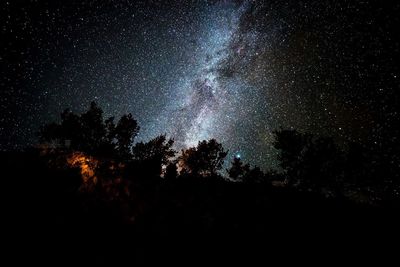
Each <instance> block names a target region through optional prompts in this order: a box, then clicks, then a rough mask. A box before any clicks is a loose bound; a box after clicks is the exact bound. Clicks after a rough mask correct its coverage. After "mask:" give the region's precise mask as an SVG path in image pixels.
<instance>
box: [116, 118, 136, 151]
mask: <svg viewBox="0 0 400 267" xmlns="http://www.w3.org/2000/svg"><path fill="white" fill-rule="evenodd" d="M139 129H140V127H139V126H138V124H137V121H136V120H135V119H133V117H132V114H130V113H129V114H128V115H123V116H122V117H121V118H120V119H119V121H118V123H117V126H116V127H115V130H114V133H115V139H116V140H117V151H118V153H119V155H120V157H122V158H128V157H129V156H130V154H131V153H130V149H131V146H132V144H133V140H134V138H135V137H136V135H137V134H138V132H139Z"/></svg>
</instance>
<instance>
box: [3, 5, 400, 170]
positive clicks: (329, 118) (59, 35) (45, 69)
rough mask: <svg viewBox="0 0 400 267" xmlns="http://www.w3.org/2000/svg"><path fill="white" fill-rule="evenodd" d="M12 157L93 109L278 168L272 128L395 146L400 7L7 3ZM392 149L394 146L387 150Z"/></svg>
mask: <svg viewBox="0 0 400 267" xmlns="http://www.w3.org/2000/svg"><path fill="white" fill-rule="evenodd" d="M0 10H1V14H0V22H1V36H0V37H1V38H0V40H1V54H0V62H1V66H2V68H1V76H0V79H1V80H0V86H1V88H2V90H1V94H2V95H1V98H0V101H1V105H0V108H1V109H0V114H1V117H0V122H1V124H0V130H1V131H0V134H1V140H2V141H1V149H2V150H7V149H19V148H22V147H24V146H26V145H31V144H35V143H36V142H37V139H36V135H35V133H36V132H37V130H38V129H39V127H40V125H43V124H44V123H47V122H49V121H54V120H59V113H60V112H61V111H62V110H64V109H65V108H71V109H72V110H73V111H75V112H78V113H79V112H83V111H85V110H86V109H87V107H88V106H89V103H90V102H91V101H93V100H94V101H96V102H98V103H99V105H100V106H101V107H102V108H103V109H104V115H105V117H109V116H116V117H118V116H121V115H122V114H124V113H132V114H133V116H134V117H135V118H136V119H137V120H138V122H139V125H140V127H141V130H140V133H139V135H138V137H137V140H139V141H142V140H144V141H146V140H149V139H150V138H154V137H156V136H157V135H160V134H164V133H165V134H167V135H168V136H169V137H171V138H174V139H175V144H176V148H177V149H178V150H179V149H181V148H187V147H190V146H194V145H196V144H197V142H198V141H200V140H203V139H210V138H215V139H217V141H219V142H221V143H222V144H223V146H224V147H225V149H227V150H229V151H230V153H229V156H228V161H229V160H230V159H231V158H232V157H233V156H234V155H240V156H241V158H242V159H243V160H244V161H246V162H249V163H251V164H252V165H259V166H261V167H262V168H268V167H271V166H275V162H276V151H275V150H274V149H273V131H274V130H276V129H280V128H285V129H286V128H291V129H297V130H299V131H303V132H309V133H312V134H314V135H327V136H332V137H334V138H335V139H336V140H337V141H338V142H339V143H340V144H342V145H346V143H349V142H361V143H364V144H365V145H371V144H372V145H377V146H380V145H383V144H386V143H388V142H396V140H397V136H398V134H397V133H398V132H397V131H395V128H396V127H395V125H398V124H399V123H400V122H399V114H398V112H397V109H396V108H395V107H396V103H398V102H399V101H400V100H399V94H398V92H399V90H400V88H399V78H400V71H399V68H398V64H396V62H397V59H398V58H399V53H400V52H399V51H400V49H399V42H398V40H397V37H398V34H397V27H398V25H399V24H400V22H399V16H398V13H399V10H400V8H399V4H393V5H384V4H379V3H375V2H372V1H362V2H361V1H360V2H354V3H353V2H350V1H333V0H322V1H307V2H298V3H297V2H293V1H290V2H285V1H249V0H231V1H229V0H225V1H218V0H209V1H206V0H205V1H195V0H192V1H129V0H121V1H113V0H107V1H101V3H100V2H98V3H96V2H93V1H48V2H46V1H2V2H1V3H0ZM386 146H391V145H388V144H386Z"/></svg>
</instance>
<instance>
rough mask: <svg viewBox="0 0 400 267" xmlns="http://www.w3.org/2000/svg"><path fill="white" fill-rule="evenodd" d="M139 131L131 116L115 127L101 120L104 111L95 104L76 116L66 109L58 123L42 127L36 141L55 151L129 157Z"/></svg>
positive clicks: (110, 121)
mask: <svg viewBox="0 0 400 267" xmlns="http://www.w3.org/2000/svg"><path fill="white" fill-rule="evenodd" d="M138 131H139V126H138V125H137V122H136V120H134V119H133V117H132V115H131V114H128V115H123V116H122V117H121V118H120V120H119V121H118V123H117V125H116V126H115V124H114V118H113V117H111V118H108V119H106V120H105V121H104V120H103V111H102V109H101V108H100V107H98V106H97V104H96V103H95V102H92V103H91V104H90V107H89V110H88V111H86V112H85V113H83V114H81V115H76V114H74V113H73V112H71V111H70V110H69V109H66V110H65V111H64V112H62V113H61V123H60V124H58V123H50V124H47V125H45V126H43V127H42V129H41V130H40V132H39V137H40V140H41V141H42V142H48V143H50V144H54V145H56V146H57V147H62V148H67V149H71V150H76V151H82V152H85V153H89V154H93V155H106V156H109V157H113V156H115V154H117V155H119V157H120V158H123V159H127V158H129V157H130V155H131V154H130V148H131V146H132V143H133V140H134V138H135V137H136V135H137V133H138Z"/></svg>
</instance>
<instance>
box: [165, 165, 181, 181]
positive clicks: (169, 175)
mask: <svg viewBox="0 0 400 267" xmlns="http://www.w3.org/2000/svg"><path fill="white" fill-rule="evenodd" d="M177 177H178V169H177V167H176V163H175V162H171V163H169V164H168V165H167V167H166V168H165V175H164V178H165V179H166V180H173V179H176V178H177Z"/></svg>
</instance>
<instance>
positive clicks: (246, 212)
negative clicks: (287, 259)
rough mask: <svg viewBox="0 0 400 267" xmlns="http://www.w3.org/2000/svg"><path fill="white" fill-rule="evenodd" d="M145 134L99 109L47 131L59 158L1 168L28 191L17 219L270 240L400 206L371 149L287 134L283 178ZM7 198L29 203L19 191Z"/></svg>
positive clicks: (391, 179) (208, 146)
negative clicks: (104, 115) (24, 212)
mask: <svg viewBox="0 0 400 267" xmlns="http://www.w3.org/2000/svg"><path fill="white" fill-rule="evenodd" d="M138 129H139V127H138V125H137V123H136V121H135V120H134V119H133V118H132V116H131V115H125V116H123V117H122V118H121V119H120V120H119V121H118V123H115V122H114V119H113V118H109V119H106V120H104V121H103V119H102V112H101V110H100V109H99V108H98V107H97V106H96V105H94V104H92V105H91V107H90V109H89V111H87V112H85V113H83V114H82V115H76V114H74V113H72V112H70V111H68V110H66V111H65V112H63V113H62V118H61V122H60V123H59V124H58V123H52V124H48V125H46V126H45V127H43V129H42V132H41V140H42V141H45V142H50V143H52V144H53V143H57V144H58V146H55V148H54V149H43V150H42V149H41V148H40V147H41V146H39V148H40V149H39V150H33V151H34V153H32V152H29V153H28V152H26V153H21V155H18V156H16V157H14V160H13V161H12V162H13V163H12V164H10V163H9V158H13V157H10V156H9V155H3V160H0V163H1V162H4V163H5V166H7V167H8V168H10V169H11V170H12V171H10V173H12V176H10V177H7V178H8V179H7V178H6V179H5V180H12V179H16V180H17V181H22V182H21V183H25V184H27V185H28V186H29V189H27V190H26V191H24V196H25V198H23V201H24V202H26V203H28V204H25V205H21V207H22V208H19V209H18V210H27V213H28V215H30V216H24V219H23V221H27V220H32V219H31V218H34V215H38V214H39V215H38V216H39V217H41V218H42V220H37V219H36V218H35V220H37V221H39V222H40V223H43V222H54V223H55V224H60V225H61V228H62V227H69V226H70V225H77V226H78V227H79V228H84V229H85V231H86V229H87V228H88V229H90V227H93V226H94V225H96V226H99V227H101V229H112V231H113V233H114V231H116V230H117V229H120V228H123V227H118V225H121V224H125V225H130V226H132V227H128V228H129V229H131V230H132V233H131V235H129V238H130V240H136V238H137V237H138V236H141V235H142V236H144V237H147V236H149V235H152V234H157V235H161V236H163V237H164V236H166V237H169V239H170V238H171V237H175V236H176V235H179V234H182V235H184V236H191V235H193V234H198V235H207V234H210V235H213V234H215V233H227V234H229V235H231V234H232V233H235V234H237V233H238V234H245V235H248V234H249V233H251V234H254V235H257V236H259V235H262V234H266V235H267V236H268V237H270V235H271V233H278V235H281V234H282V233H288V231H293V232H298V231H299V229H300V230H301V231H304V232H306V233H309V231H310V229H312V228H313V227H314V226H315V225H323V226H324V227H326V228H327V229H332V227H329V226H328V225H330V224H331V226H334V227H337V225H336V224H334V223H332V222H333V221H334V220H335V219H337V218H340V219H341V220H342V222H345V224H346V228H347V227H348V222H349V218H352V216H353V217H354V216H356V215H354V214H364V215H363V216H365V214H370V213H372V214H374V212H376V214H378V215H379V219H381V218H382V214H381V213H380V212H381V210H380V208H382V207H384V208H387V209H388V210H390V208H393V210H397V209H398V207H399V206H400V198H399V192H400V191H399V181H398V180H396V179H397V178H396V177H398V174H397V172H396V170H397V169H396V168H394V167H393V164H392V163H391V164H392V165H390V164H388V163H387V156H385V154H386V150H383V149H382V148H379V149H378V148H376V147H374V146H372V145H365V144H349V145H348V146H338V145H337V144H336V143H335V142H334V141H333V140H332V139H330V138H326V137H317V136H312V135H310V134H307V133H300V132H297V131H295V130H280V131H277V132H275V143H274V145H275V148H276V149H277V150H278V152H279V153H278V154H279V159H278V160H279V163H280V168H279V169H271V170H261V169H260V168H259V167H257V166H250V165H249V164H247V163H245V162H243V161H242V160H241V159H240V158H237V157H235V158H233V159H232V162H231V163H230V165H228V166H227V165H224V159H225V158H226V156H227V154H228V153H227V152H226V151H225V150H224V149H223V147H222V144H220V143H218V142H217V141H216V140H214V139H212V140H208V141H207V140H204V141H201V142H199V143H198V145H197V146H196V147H192V148H189V149H186V150H182V151H181V153H180V154H178V155H177V153H176V152H175V150H174V148H175V147H174V142H173V140H170V139H168V138H167V136H166V135H161V136H158V137H156V138H154V139H152V140H149V141H147V142H138V143H136V144H134V143H133V141H134V137H135V136H136V134H137V131H138ZM67 140H69V141H70V146H69V147H66V146H65V141H67ZM44 147H46V146H44ZM0 155H1V153H0ZM71 158H72V159H73V160H71ZM71 162H72V163H71ZM223 167H225V171H226V172H223V171H222V168H223ZM3 168H5V167H3ZM14 169H16V170H17V171H15V170H14ZM396 175H397V176H396ZM11 178H12V179H11ZM232 181H234V182H232ZM5 188H12V189H13V190H12V191H13V192H17V193H14V194H13V195H17V196H18V197H14V199H16V198H20V193H19V191H20V188H21V187H20V186H13V187H5ZM10 199H11V198H10ZM10 202H12V201H10ZM27 207H28V208H27ZM377 210H379V213H378V212H377ZM382 210H383V209H382ZM324 216H325V217H326V219H324V218H325V217H324ZM315 219H316V220H315ZM365 221H368V220H365ZM363 223H364V221H363ZM363 223H358V224H357V226H356V228H358V227H359V225H363ZM293 225H295V227H293ZM307 227H308V231H307ZM293 229H295V230H293ZM102 231H103V230H102ZM124 231H125V230H124ZM96 234H98V233H96ZM121 236H123V237H124V238H128V237H127V235H126V233H125V232H124V233H123V234H121ZM169 239H168V238H166V240H169ZM163 249H165V248H163ZM153 252H154V251H153V250H151V253H153ZM152 255H153V254H152Z"/></svg>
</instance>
